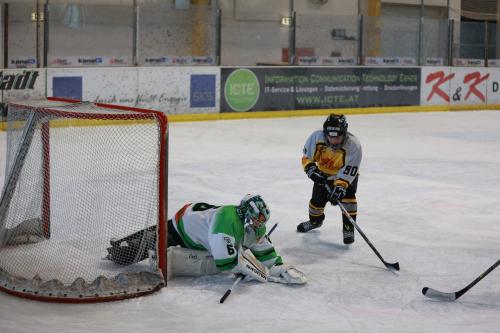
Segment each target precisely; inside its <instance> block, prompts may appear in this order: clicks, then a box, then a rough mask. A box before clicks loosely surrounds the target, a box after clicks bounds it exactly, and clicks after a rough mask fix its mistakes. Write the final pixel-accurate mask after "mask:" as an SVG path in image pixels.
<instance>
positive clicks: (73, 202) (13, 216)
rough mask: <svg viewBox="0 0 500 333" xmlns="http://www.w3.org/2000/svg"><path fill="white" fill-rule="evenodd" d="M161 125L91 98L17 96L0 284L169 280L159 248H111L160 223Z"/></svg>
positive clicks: (52, 291) (70, 288)
mask: <svg viewBox="0 0 500 333" xmlns="http://www.w3.org/2000/svg"><path fill="white" fill-rule="evenodd" d="M162 126H164V125H162V124H161V123H160V122H159V121H158V117H157V114H155V113H147V112H136V111H122V110H114V109H110V108H103V107H98V106H95V105H93V104H89V103H81V104H73V103H65V102H54V101H37V102H31V105H27V104H25V103H23V105H19V104H11V105H10V106H9V110H8V132H7V163H6V166H7V167H6V173H5V174H6V179H5V185H4V190H3V195H2V201H1V202H0V205H1V207H0V208H1V209H2V211H0V287H1V288H3V289H5V290H7V291H14V292H15V293H26V294H29V295H31V296H33V295H36V296H41V297H45V298H50V297H55V298H66V299H71V298H75V299H96V298H106V297H113V296H116V295H129V297H130V296H132V295H133V294H140V293H146V292H148V291H152V290H154V289H157V288H159V287H161V286H162V285H163V284H164V279H163V275H162V273H161V267H159V266H160V265H159V263H158V261H157V257H158V256H157V255H156V253H155V254H153V255H151V253H150V256H149V258H146V259H145V260H142V261H140V262H137V263H134V264H131V265H128V266H121V265H117V264H115V263H114V262H112V261H110V260H107V259H106V258H105V257H106V255H107V248H108V247H109V246H110V240H111V239H120V238H122V237H124V236H127V235H129V234H132V233H134V232H137V231H139V230H141V229H144V228H147V227H151V226H155V225H158V224H159V223H160V222H161V221H160V219H161V214H160V213H159V210H160V206H161V205H163V204H164V203H163V200H164V199H163V200H162V199H161V198H162V197H161V191H162V189H161V186H160V182H161V181H162V179H161V177H160V171H161V165H162V163H161V160H162V159H166V156H165V155H166V149H164V148H162V147H163V146H162V140H163V139H162V135H161V133H162ZM160 201H162V202H160Z"/></svg>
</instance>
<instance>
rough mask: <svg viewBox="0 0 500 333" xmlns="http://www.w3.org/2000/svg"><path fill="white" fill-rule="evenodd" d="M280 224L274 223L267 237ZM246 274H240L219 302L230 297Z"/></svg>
mask: <svg viewBox="0 0 500 333" xmlns="http://www.w3.org/2000/svg"><path fill="white" fill-rule="evenodd" d="M277 226H278V223H275V224H274V225H273V227H272V228H271V230H269V232H268V233H267V235H266V237H268V238H269V236H271V234H272V233H273V231H274V229H276V227H277ZM244 277H245V276H244V275H243V274H238V278H237V279H236V281H234V283H233V285H232V286H231V288H229V289H228V290H226V292H225V293H224V295H223V296H222V297H221V299H220V301H219V303H220V304H222V303H224V301H225V300H226V298H228V297H229V295H230V294H231V292H232V291H233V289H234V288H235V287H236V286H237V285H238V283H240V281H241V280H243V278H244Z"/></svg>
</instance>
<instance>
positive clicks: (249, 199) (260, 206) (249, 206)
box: [236, 194, 271, 229]
mask: <svg viewBox="0 0 500 333" xmlns="http://www.w3.org/2000/svg"><path fill="white" fill-rule="evenodd" d="M236 212H237V213H238V216H239V217H240V218H241V219H242V220H243V222H244V223H245V225H247V224H248V225H250V226H252V227H253V228H254V229H257V228H259V227H262V226H265V224H266V222H267V221H268V220H269V217H270V215H271V211H270V210H269V208H268V207H267V205H266V203H265V202H264V200H263V199H262V197H261V196H260V195H258V194H247V195H245V196H244V197H243V199H241V202H240V205H239V206H238V207H237V208H236Z"/></svg>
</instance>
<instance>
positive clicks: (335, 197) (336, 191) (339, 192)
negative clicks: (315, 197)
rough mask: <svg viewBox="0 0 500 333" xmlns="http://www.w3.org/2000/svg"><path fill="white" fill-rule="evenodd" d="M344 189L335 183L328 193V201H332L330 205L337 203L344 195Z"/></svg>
mask: <svg viewBox="0 0 500 333" xmlns="http://www.w3.org/2000/svg"><path fill="white" fill-rule="evenodd" d="M345 194H346V189H345V187H343V186H340V185H337V186H335V187H334V188H333V190H332V191H331V192H330V194H329V195H328V201H330V202H331V203H332V205H334V206H335V205H337V203H338V202H339V201H340V200H342V199H343V198H344V197H345Z"/></svg>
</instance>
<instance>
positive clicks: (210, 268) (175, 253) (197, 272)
mask: <svg viewBox="0 0 500 333" xmlns="http://www.w3.org/2000/svg"><path fill="white" fill-rule="evenodd" d="M217 273H219V269H218V268H217V266H215V261H214V258H213V257H212V256H211V255H210V254H209V253H208V251H200V250H193V249H187V248H184V247H180V246H171V247H169V248H168V249H167V279H169V278H170V277H172V276H203V275H213V274H217Z"/></svg>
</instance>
